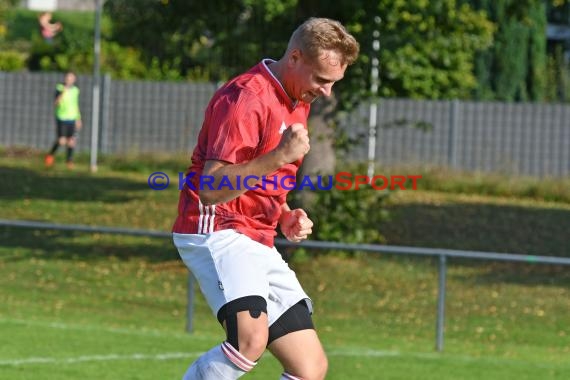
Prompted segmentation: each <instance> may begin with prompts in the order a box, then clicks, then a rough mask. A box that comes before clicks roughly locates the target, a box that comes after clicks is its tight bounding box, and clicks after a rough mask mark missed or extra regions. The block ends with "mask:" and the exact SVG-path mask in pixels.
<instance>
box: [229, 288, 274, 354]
mask: <svg viewBox="0 0 570 380" xmlns="http://www.w3.org/2000/svg"><path fill="white" fill-rule="evenodd" d="M246 310H248V311H249V315H251V317H252V318H259V316H260V315H261V313H262V312H263V313H265V314H267V301H265V299H264V298H263V297H261V296H247V297H242V298H238V299H236V300H233V301H230V302H228V303H227V304H225V305H224V306H222V308H221V309H220V311H218V321H219V322H220V324H223V323H224V321H225V322H226V331H227V339H228V343H230V344H231V345H232V346H233V347H234V348H235V349H236V350H238V351H239V344H238V325H237V313H239V312H240V311H246Z"/></svg>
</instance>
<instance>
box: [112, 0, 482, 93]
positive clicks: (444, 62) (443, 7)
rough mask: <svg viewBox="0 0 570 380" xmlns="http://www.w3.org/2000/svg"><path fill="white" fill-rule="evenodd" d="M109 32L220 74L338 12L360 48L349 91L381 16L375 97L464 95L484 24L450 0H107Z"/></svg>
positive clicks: (362, 79)
mask: <svg viewBox="0 0 570 380" xmlns="http://www.w3.org/2000/svg"><path fill="white" fill-rule="evenodd" d="M105 11H106V12H108V14H109V15H110V17H111V18H112V20H113V27H114V29H113V38H114V39H115V40H116V41H118V42H119V43H120V44H123V45H129V46H133V47H135V48H138V49H140V50H141V52H142V54H143V57H144V59H145V60H146V61H147V62H150V61H152V60H153V59H155V60H158V61H159V62H161V63H162V64H165V65H166V66H168V67H170V68H172V69H177V70H179V71H180V72H181V74H182V76H185V77H191V78H192V77H193V78H200V77H202V79H209V80H223V79H226V78H227V77H229V76H232V75H235V74H237V73H238V72H240V71H242V70H244V69H246V68H247V67H249V66H251V65H253V64H255V63H256V62H257V61H259V59H260V58H262V57H274V58H279V56H280V54H282V52H283V50H284V49H285V47H286V44H287V39H288V37H289V36H290V33H291V32H292V30H293V29H294V28H295V27H296V26H297V25H298V24H299V23H300V22H301V21H302V20H304V19H306V18H307V17H309V16H322V17H331V18H335V19H338V20H340V21H341V22H343V23H344V24H345V25H347V27H348V29H349V30H350V31H351V32H352V33H353V34H355V36H356V37H357V39H358V40H359V42H360V43H361V47H362V55H361V57H360V59H359V61H358V63H357V64H356V65H355V66H354V67H353V68H351V69H350V70H349V71H348V72H347V78H346V79H345V80H344V81H342V82H341V83H339V86H340V87H344V88H345V89H346V88H348V91H341V92H339V93H341V94H342V93H346V94H349V95H350V97H351V98H353V100H354V99H358V98H360V97H361V96H363V95H366V94H367V92H368V90H367V89H369V88H370V83H369V75H370V74H369V73H370V62H371V58H372V57H371V54H372V49H371V46H372V32H373V30H374V29H375V28H376V27H377V24H376V23H375V21H374V19H375V17H376V16H380V17H381V18H382V20H383V22H382V23H381V24H380V40H381V44H382V49H381V50H380V62H381V68H382V70H381V80H382V86H381V88H382V92H381V94H382V95H385V96H402V97H415V98H455V97H466V96H468V94H469V91H470V90H471V89H472V88H474V86H475V84H476V82H475V77H474V75H473V61H474V58H473V57H474V54H475V52H476V51H477V50H478V49H482V48H485V47H486V46H487V45H489V44H490V42H491V35H492V32H493V26H492V24H491V23H490V22H488V21H487V20H486V19H485V17H484V15H483V14H482V13H481V12H477V11H474V10H473V9H471V8H470V7H469V6H468V5H466V4H462V5H459V4H457V1H456V0H438V1H427V0H406V1H404V0H399V1H393V0H376V1H370V0H338V1H335V2H330V1H323V0H305V1H297V0H288V1H280V0H239V1H231V2H228V1H223V0H211V1H208V2H189V1H183V0H171V1H160V2H159V1H155V0H142V1H141V2H136V4H135V3H134V2H132V1H128V0H108V1H107V2H106V5H105Z"/></svg>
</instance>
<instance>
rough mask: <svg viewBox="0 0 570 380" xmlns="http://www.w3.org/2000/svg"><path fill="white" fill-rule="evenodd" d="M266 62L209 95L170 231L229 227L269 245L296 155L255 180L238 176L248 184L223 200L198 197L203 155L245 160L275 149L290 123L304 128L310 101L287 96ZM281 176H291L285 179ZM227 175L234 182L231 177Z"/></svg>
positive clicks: (296, 164) (198, 231) (194, 231)
mask: <svg viewBox="0 0 570 380" xmlns="http://www.w3.org/2000/svg"><path fill="white" fill-rule="evenodd" d="M270 62H272V61H270V60H263V61H261V62H260V63H259V64H257V65H256V66H254V67H253V68H252V69H250V70H249V71H247V72H246V73H244V74H241V75H239V76H238V77H236V78H234V79H232V80H231V81H230V82H228V83H226V84H225V85H224V86H223V87H222V88H220V89H219V90H218V91H217V92H216V93H215V94H214V96H213V97H212V99H211V100H210V103H209V104H208V107H207V109H206V114H205V118H204V123H203V125H202V129H201V130H200V134H199V135H198V143H197V145H196V147H195V148H194V152H193V154H192V165H191V166H190V167H189V169H188V173H189V175H188V177H187V178H188V180H187V182H188V184H186V185H185V186H184V188H183V189H182V190H181V192H180V199H179V202H178V217H177V219H176V222H175V223H174V227H173V232H176V233H182V234H206V233H210V232H213V231H218V230H224V229H234V230H236V231H238V232H240V233H243V234H244V235H246V236H249V237H250V238H251V239H253V240H255V241H258V242H260V243H262V244H265V245H267V246H269V247H273V241H274V238H275V235H277V233H276V231H275V230H276V228H277V222H278V220H279V216H280V215H281V205H282V204H284V203H285V202H286V197H287V193H288V191H289V190H287V189H285V188H284V186H283V184H285V187H287V188H290V187H291V182H290V179H292V178H294V177H295V175H296V173H297V169H298V168H299V165H300V164H301V160H297V161H295V162H293V163H290V164H287V165H285V166H283V167H281V168H279V169H278V170H276V171H275V172H273V173H270V174H268V175H267V176H266V177H265V179H264V181H261V182H259V183H257V184H255V183H256V181H255V179H254V178H250V180H248V181H245V178H241V179H239V180H238V181H237V182H238V184H237V185H238V186H241V188H242V189H244V188H252V189H251V190H248V191H247V192H245V193H243V194H242V195H240V196H239V197H237V198H234V199H232V200H230V201H228V202H224V203H218V204H215V205H210V206H206V205H204V204H202V202H200V188H205V186H206V185H204V184H203V183H201V176H202V170H203V168H204V164H205V162H206V160H218V161H225V162H229V163H231V164H239V163H244V162H248V161H251V160H252V159H254V158H256V157H258V156H260V155H263V154H265V153H268V152H270V151H272V150H273V149H275V148H276V147H277V145H278V144H279V142H280V141H281V137H282V135H283V131H284V130H285V129H286V128H287V127H289V126H290V125H291V124H293V123H302V124H303V125H305V128H306V127H307V118H308V116H309V109H310V105H309V104H307V103H304V102H294V101H292V100H291V98H289V96H288V95H287V93H286V92H285V90H284V89H283V87H282V85H281V84H280V83H279V81H278V80H277V78H275V76H274V75H273V74H272V73H271V71H270V70H269V68H268V67H267V63H270ZM286 176H292V177H288V178H285V179H284V177H286ZM230 180H231V182H232V183H235V179H230ZM244 185H248V186H247V187H246V186H244ZM220 188H223V187H221V186H218V187H217V188H214V189H220ZM225 188H226V189H228V188H230V187H228V186H226V187H225Z"/></svg>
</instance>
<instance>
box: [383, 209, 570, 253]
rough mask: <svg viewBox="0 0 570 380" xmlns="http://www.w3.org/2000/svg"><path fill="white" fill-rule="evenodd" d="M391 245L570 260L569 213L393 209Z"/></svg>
mask: <svg viewBox="0 0 570 380" xmlns="http://www.w3.org/2000/svg"><path fill="white" fill-rule="evenodd" d="M389 210H390V215H391V221H390V222H388V223H386V224H384V225H382V226H381V227H380V230H381V232H382V234H383V235H384V236H385V237H386V239H387V244H391V245H405V246H417V247H432V248H448V249H461V250H474V251H486V252H504V253H519V254H525V255H541V256H560V257H570V210H564V209H550V208H539V207H523V206H511V205H508V206H506V205H494V204H466V203H461V204H452V205H447V204H444V205H441V204H433V205H426V204H420V203H416V204H405V205H396V206H391V207H390V208H389Z"/></svg>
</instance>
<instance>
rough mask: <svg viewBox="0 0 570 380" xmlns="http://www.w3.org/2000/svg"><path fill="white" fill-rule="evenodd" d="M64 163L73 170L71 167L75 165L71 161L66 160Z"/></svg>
mask: <svg viewBox="0 0 570 380" xmlns="http://www.w3.org/2000/svg"><path fill="white" fill-rule="evenodd" d="M66 165H67V168H68V169H69V170H73V167H74V166H75V165H73V161H67V163H66Z"/></svg>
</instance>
